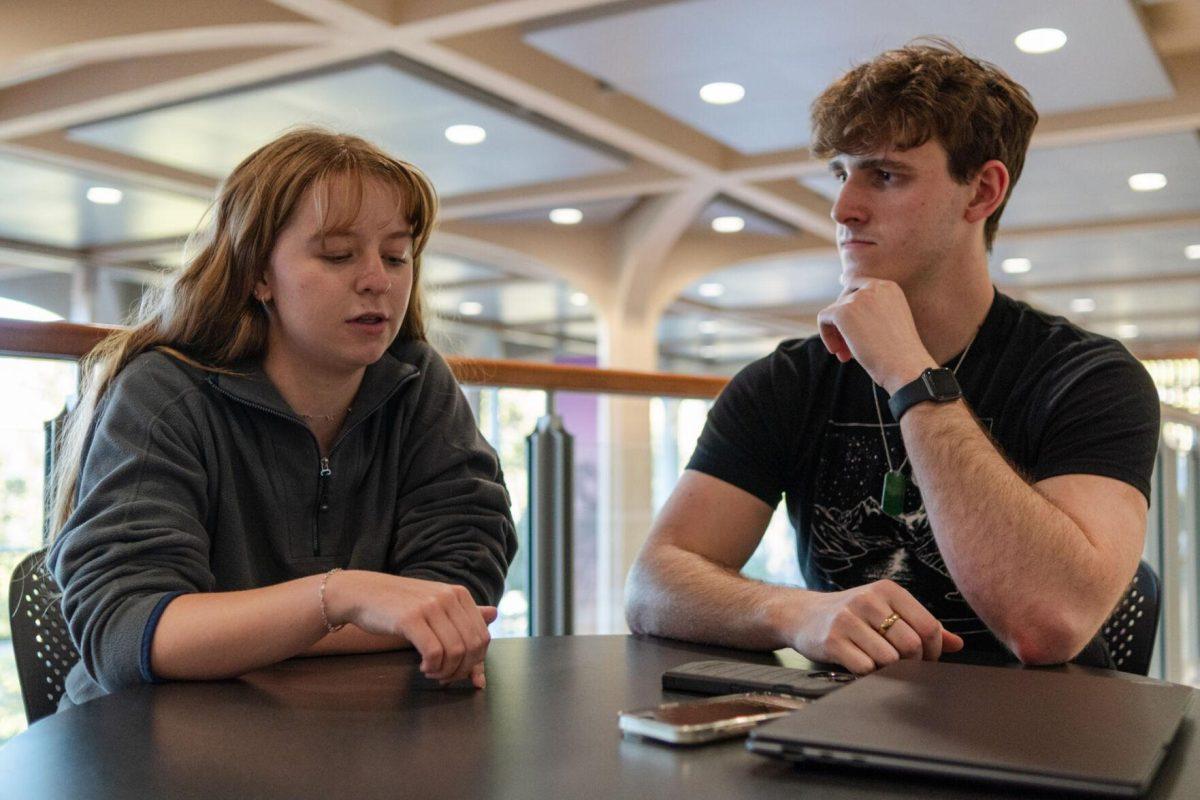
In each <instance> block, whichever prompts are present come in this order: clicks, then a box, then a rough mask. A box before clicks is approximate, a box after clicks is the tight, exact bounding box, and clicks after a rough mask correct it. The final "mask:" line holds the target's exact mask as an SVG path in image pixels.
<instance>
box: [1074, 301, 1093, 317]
mask: <svg viewBox="0 0 1200 800" xmlns="http://www.w3.org/2000/svg"><path fill="white" fill-rule="evenodd" d="M1071 310H1072V311H1074V312H1075V313H1077V314H1087V313H1088V312H1089V311H1095V310H1096V301H1095V300H1093V299H1092V298H1090V297H1076V298H1075V299H1074V300H1072V301H1071Z"/></svg>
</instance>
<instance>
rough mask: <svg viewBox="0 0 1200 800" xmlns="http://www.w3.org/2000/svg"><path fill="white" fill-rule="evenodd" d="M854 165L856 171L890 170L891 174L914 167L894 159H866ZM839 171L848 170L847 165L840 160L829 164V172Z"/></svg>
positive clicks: (855, 161)
mask: <svg viewBox="0 0 1200 800" xmlns="http://www.w3.org/2000/svg"><path fill="white" fill-rule="evenodd" d="M853 163H854V167H855V168H856V169H884V170H888V171H889V172H909V171H911V170H912V167H910V166H909V165H908V164H906V163H904V162H903V161H896V160H895V159H892V158H864V159H861V160H854V162H853ZM839 169H840V170H845V169H846V165H845V164H843V163H842V160H841V159H840V158H838V159H834V160H833V161H830V162H829V170H830V171H831V172H834V171H837V170H839Z"/></svg>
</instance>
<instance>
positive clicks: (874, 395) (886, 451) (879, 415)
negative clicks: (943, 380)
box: [871, 331, 979, 472]
mask: <svg viewBox="0 0 1200 800" xmlns="http://www.w3.org/2000/svg"><path fill="white" fill-rule="evenodd" d="M978 336H979V331H975V336H972V337H971V341H969V342H967V346H966V347H965V348H963V351H962V353H961V354H960V355H959V357H958V362H957V363H955V365H954V368H953V369H952V370H950V374H952V375H954V376H955V377H957V376H958V368H959V367H961V366H962V363H963V359H965V358H966V357H967V353H969V352H971V345H973V344H975V339H976V338H977V337H978ZM878 388H879V387H878V385H877V384H876V383H875V381H871V399H872V400H874V401H875V418H876V419H878V420H879V439H880V440H881V441H882V442H883V456H884V458H886V459H887V465H888V472H903V471H904V468H905V467H906V466H908V453H907V452H906V453H905V454H904V460H903V461H901V462H900V467H899V468H898V469H893V468H892V450H891V448H890V447H888V441H887V433H886V432H885V431H884V427H883V411H882V410H881V409H880V407H879V392H878V391H876V390H877V389H878Z"/></svg>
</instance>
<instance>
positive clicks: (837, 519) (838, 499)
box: [806, 419, 991, 634]
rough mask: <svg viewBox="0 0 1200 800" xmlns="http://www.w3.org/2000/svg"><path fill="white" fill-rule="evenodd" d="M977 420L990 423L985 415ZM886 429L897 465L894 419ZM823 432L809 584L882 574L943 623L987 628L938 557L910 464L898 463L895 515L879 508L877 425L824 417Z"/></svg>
mask: <svg viewBox="0 0 1200 800" xmlns="http://www.w3.org/2000/svg"><path fill="white" fill-rule="evenodd" d="M982 422H983V425H984V427H985V428H987V429H989V430H990V429H991V420H990V419H989V420H982ZM884 430H885V433H886V436H887V441H888V447H889V448H890V450H891V456H892V464H893V465H894V466H895V467H896V468H899V467H900V464H901V462H903V461H904V455H905V452H904V446H903V443H902V441H901V437H900V426H899V425H898V424H896V423H891V424H889V425H886V426H885V427H884ZM823 438H824V441H823V442H822V447H821V458H820V461H819V463H818V466H817V477H816V482H815V483H816V486H815V491H814V494H813V506H812V518H811V519H812V521H811V524H810V526H809V541H808V546H809V555H810V558H809V568H810V569H811V570H812V571H813V573H815V574H813V575H806V577H807V578H808V579H809V581H810V583H815V585H818V586H819V585H821V584H824V588H825V589H828V590H840V589H849V588H851V587H855V586H861V585H863V584H866V583H871V582H873V581H878V580H883V579H885V578H886V579H889V580H892V581H895V582H896V583H898V584H900V585H901V586H903V587H904V588H905V589H907V590H908V591H909V592H911V593H912V594H913V595H914V596H915V597H916V598H917V599H918V600H920V601H921V603H922V604H923V605H924V606H925V607H926V608H928V609H929V611H930V613H932V614H933V616H935V617H937V618H938V619H939V620H941V621H942V624H943V625H945V626H946V628H947V629H949V630H951V631H953V632H955V633H958V634H965V633H976V632H983V631H986V630H987V628H986V626H985V625H984V624H983V622H982V621H981V620H980V619H979V617H978V616H976V615H975V613H974V612H973V611H972V610H971V608H970V606H969V605H967V602H966V601H965V600H964V599H963V597H962V595H961V594H960V593H959V591H958V589H957V588H955V586H954V582H953V580H952V579H951V577H950V571H949V570H948V569H947V568H946V563H945V562H944V561H943V560H942V554H941V552H940V551H939V550H938V547H937V541H936V540H935V539H934V538H933V531H932V529H931V528H930V526H929V517H928V515H927V514H926V513H925V507H924V505H923V504H922V502H921V495H920V491H919V487H917V486H916V484H915V483H913V477H912V465H911V464H909V465H907V466H905V467H904V474H905V477H906V478H907V479H908V488H907V490H906V492H905V497H904V511H903V513H901V514H900V515H899V517H898V518H892V517H889V516H888V515H887V514H885V513H883V508H882V506H881V505H880V495H881V493H882V491H883V477H884V475H885V474H886V473H887V470H888V463H887V459H886V458H885V457H884V453H883V439H882V438H881V437H880V432H879V425H878V424H865V423H849V422H833V421H830V422H829V423H828V426H827V427H826V429H825V435H824V437H823ZM814 578H815V579H816V580H815V582H814Z"/></svg>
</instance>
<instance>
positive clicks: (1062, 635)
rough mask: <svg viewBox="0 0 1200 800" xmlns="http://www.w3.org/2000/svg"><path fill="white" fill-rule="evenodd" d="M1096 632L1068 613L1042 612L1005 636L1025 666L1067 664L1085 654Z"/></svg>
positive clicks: (1025, 619)
mask: <svg viewBox="0 0 1200 800" xmlns="http://www.w3.org/2000/svg"><path fill="white" fill-rule="evenodd" d="M1095 634H1096V630H1095V628H1094V627H1090V626H1089V625H1088V624H1087V623H1085V622H1083V621H1081V620H1077V619H1074V618H1073V616H1072V615H1071V614H1070V613H1068V612H1067V611H1066V610H1064V609H1041V610H1040V611H1034V612H1032V613H1028V614H1026V615H1025V617H1024V620H1023V622H1022V623H1021V624H1019V625H1017V626H1014V627H1013V629H1012V630H1011V632H1010V633H1009V635H1007V636H1001V639H1002V640H1003V641H1004V642H1005V643H1006V644H1007V645H1008V647H1009V649H1010V650H1012V652H1013V655H1015V656H1016V657H1017V658H1018V659H1019V660H1020V661H1021V663H1022V664H1026V665H1028V666H1037V665H1045V664H1063V663H1066V662H1067V661H1070V660H1071V659H1073V658H1075V656H1077V655H1079V654H1080V652H1082V651H1083V648H1085V647H1087V645H1088V642H1090V641H1091V640H1092V637H1093V636H1095Z"/></svg>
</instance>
